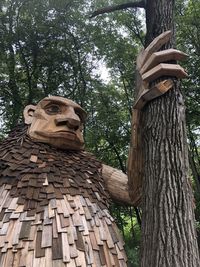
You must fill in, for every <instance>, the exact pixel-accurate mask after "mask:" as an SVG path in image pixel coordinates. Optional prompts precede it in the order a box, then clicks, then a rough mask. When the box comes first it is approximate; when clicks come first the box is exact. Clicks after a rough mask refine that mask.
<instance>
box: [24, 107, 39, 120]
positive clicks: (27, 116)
mask: <svg viewBox="0 0 200 267" xmlns="http://www.w3.org/2000/svg"><path fill="white" fill-rule="evenodd" d="M35 109H36V106H33V105H28V106H26V107H25V109H24V112H23V114H24V122H25V124H31V123H32V121H33V114H34V112H35Z"/></svg>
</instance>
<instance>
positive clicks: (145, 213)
mask: <svg viewBox="0 0 200 267" xmlns="http://www.w3.org/2000/svg"><path fill="white" fill-rule="evenodd" d="M174 4H175V1H174V0H147V1H139V2H129V3H127V4H123V5H118V6H110V7H109V8H102V9H100V10H97V11H96V12H94V13H93V15H92V16H96V15H98V14H103V13H106V12H112V11H115V10H120V9H126V8H132V7H134V8H135V7H144V8H145V10H146V26H147V34H146V40H145V45H146V46H147V45H148V44H149V43H150V42H151V41H152V40H153V39H154V38H155V37H156V36H157V35H159V34H160V33H162V32H163V31H166V30H172V32H173V35H172V38H171V42H170V43H169V44H168V47H167V48H169V47H171V46H172V44H174V43H175V36H174V15H173V13H174ZM165 48H166V47H165ZM142 132H143V135H142V142H143V158H144V168H143V169H144V175H143V199H142V246H141V266H142V267H146V266H149V267H160V266H162V267H165V266H173V267H180V266H183V267H189V266H192V267H196V266H199V252H198V246H197V241H196V231H195V225H194V222H195V219H194V212H193V197H192V190H191V186H190V182H189V179H188V152H187V142H186V127H185V107H184V101H183V97H182V94H181V91H180V83H179V81H177V80H175V79H174V86H173V88H172V89H171V90H170V91H169V92H168V93H166V94H165V95H163V96H162V97H160V98H157V99H155V100H154V101H152V102H150V103H149V104H147V105H146V106H145V108H144V110H143V115H142Z"/></svg>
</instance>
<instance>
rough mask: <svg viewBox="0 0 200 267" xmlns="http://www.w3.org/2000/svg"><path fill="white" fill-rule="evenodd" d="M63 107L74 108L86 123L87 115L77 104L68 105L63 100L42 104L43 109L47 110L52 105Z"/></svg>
mask: <svg viewBox="0 0 200 267" xmlns="http://www.w3.org/2000/svg"><path fill="white" fill-rule="evenodd" d="M53 104H55V105H62V106H72V107H73V108H74V110H75V112H76V113H79V115H80V116H81V120H82V122H83V123H84V122H85V121H86V118H87V113H86V111H85V110H84V109H82V108H81V107H80V106H79V105H78V104H76V103H73V102H72V103H71V102H70V103H66V102H65V101H62V100H57V99H56V100H55V99H48V100H43V101H41V103H40V106H41V108H46V107H48V106H50V105H53Z"/></svg>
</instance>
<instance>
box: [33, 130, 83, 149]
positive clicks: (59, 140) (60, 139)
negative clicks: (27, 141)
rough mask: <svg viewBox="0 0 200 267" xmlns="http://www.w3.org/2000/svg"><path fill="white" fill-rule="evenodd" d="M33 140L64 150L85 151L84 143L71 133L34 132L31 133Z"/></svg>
mask: <svg viewBox="0 0 200 267" xmlns="http://www.w3.org/2000/svg"><path fill="white" fill-rule="evenodd" d="M29 136H30V137H31V139H33V140H35V141H37V142H41V143H45V144H49V145H51V146H53V147H56V148H59V149H62V150H83V149H84V142H83V141H82V140H80V139H79V138H78V136H77V135H76V133H73V132H70V131H63V132H61V131H60V132H55V133H46V132H39V131H38V132H34V133H31V132H30V133H29Z"/></svg>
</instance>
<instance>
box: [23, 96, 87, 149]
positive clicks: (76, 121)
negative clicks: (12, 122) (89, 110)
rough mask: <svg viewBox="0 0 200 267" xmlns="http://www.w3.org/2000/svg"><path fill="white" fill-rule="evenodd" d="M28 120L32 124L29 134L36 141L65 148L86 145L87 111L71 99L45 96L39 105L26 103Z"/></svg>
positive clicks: (77, 147) (80, 147) (26, 121)
mask: <svg viewBox="0 0 200 267" xmlns="http://www.w3.org/2000/svg"><path fill="white" fill-rule="evenodd" d="M24 120H25V124H28V125H29V127H28V135H29V136H30V137H31V139H33V140H35V141H38V142H42V143H47V144H50V145H52V146H54V147H58V148H60V149H65V150H66V149H70V150H81V149H83V147H84V140H83V133H82V130H83V125H84V122H85V120H86V112H85V111H84V110H83V109H82V108H81V107H80V106H79V105H78V104H76V103H75V102H73V101H72V100H70V99H66V98H63V97H58V96H51V97H45V98H44V99H42V100H41V101H40V102H39V103H38V104H37V105H36V106H33V105H28V106H26V107H25V109H24Z"/></svg>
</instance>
